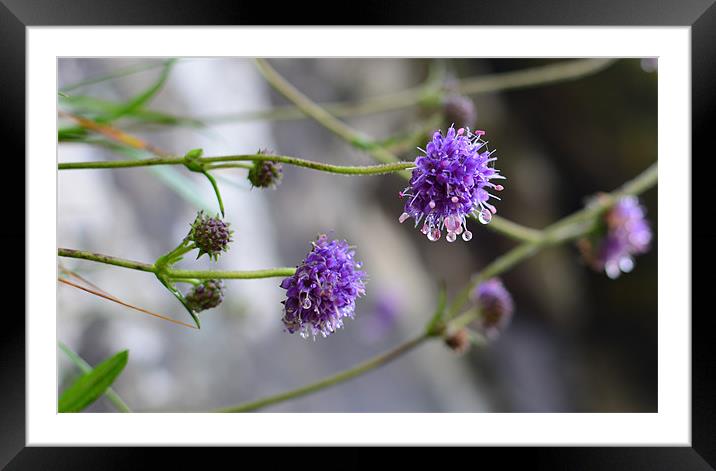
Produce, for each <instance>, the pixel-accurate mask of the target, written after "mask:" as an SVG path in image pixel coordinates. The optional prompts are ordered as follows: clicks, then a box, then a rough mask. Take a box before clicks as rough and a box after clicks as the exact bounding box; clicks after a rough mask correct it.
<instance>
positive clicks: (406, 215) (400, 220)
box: [398, 213, 410, 224]
mask: <svg viewBox="0 0 716 471" xmlns="http://www.w3.org/2000/svg"><path fill="white" fill-rule="evenodd" d="M409 217H410V214H408V213H403V214H401V215H400V217H399V218H398V222H399V223H401V224H403V223H404V222H405V221H406V220H407V219H408V218H409Z"/></svg>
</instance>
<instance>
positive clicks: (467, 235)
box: [462, 231, 472, 242]
mask: <svg viewBox="0 0 716 471" xmlns="http://www.w3.org/2000/svg"><path fill="white" fill-rule="evenodd" d="M470 239H472V232H470V231H465V232H463V233H462V240H464V241H465V242H468V241H469V240H470Z"/></svg>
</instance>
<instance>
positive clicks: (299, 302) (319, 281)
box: [281, 234, 366, 338]
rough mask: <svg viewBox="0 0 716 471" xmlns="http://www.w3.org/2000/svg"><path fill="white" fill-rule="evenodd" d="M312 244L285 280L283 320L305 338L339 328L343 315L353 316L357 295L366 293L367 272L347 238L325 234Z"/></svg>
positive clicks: (288, 327)
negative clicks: (337, 237) (341, 238)
mask: <svg viewBox="0 0 716 471" xmlns="http://www.w3.org/2000/svg"><path fill="white" fill-rule="evenodd" d="M312 244H313V248H312V249H311V251H310V252H309V253H308V255H306V258H305V259H304V260H303V262H302V263H301V265H299V266H298V267H297V268H296V273H295V274H294V275H293V276H290V277H288V278H286V279H284V280H283V281H282V282H281V288H283V289H285V290H287V291H286V300H285V301H283V302H282V303H283V305H284V315H283V323H284V325H285V327H286V330H287V331H288V332H289V333H292V334H293V333H294V332H299V333H300V335H301V337H303V338H307V337H308V336H312V337H314V338H315V336H316V334H318V333H320V334H321V335H323V336H324V337H326V336H328V335H330V334H331V333H333V332H335V331H336V329H338V328H340V327H342V326H343V318H345V317H350V318H353V316H354V311H355V302H356V299H357V298H358V297H359V296H362V295H364V294H365V282H364V280H365V276H366V274H365V272H363V271H360V268H361V264H360V263H359V262H356V261H355V260H354V255H355V252H354V251H353V250H352V249H351V248H350V246H349V245H348V243H347V242H346V241H344V240H330V241H329V240H328V236H326V235H325V234H322V235H320V236H318V239H317V240H316V242H313V243H312Z"/></svg>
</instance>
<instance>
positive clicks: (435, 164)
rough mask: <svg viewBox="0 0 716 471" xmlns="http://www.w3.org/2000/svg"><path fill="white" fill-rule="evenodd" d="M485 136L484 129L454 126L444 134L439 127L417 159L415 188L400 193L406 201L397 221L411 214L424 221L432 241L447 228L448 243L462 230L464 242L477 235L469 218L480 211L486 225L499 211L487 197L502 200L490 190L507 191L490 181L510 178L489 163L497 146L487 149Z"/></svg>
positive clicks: (418, 222) (413, 184) (479, 215)
mask: <svg viewBox="0 0 716 471" xmlns="http://www.w3.org/2000/svg"><path fill="white" fill-rule="evenodd" d="M483 135H484V131H475V133H472V132H470V130H469V129H465V128H460V129H458V130H455V128H454V127H452V126H451V127H450V129H448V131H447V134H446V135H445V136H443V135H442V133H441V132H440V131H436V132H435V134H433V138H432V140H431V141H430V142H428V145H427V147H426V149H425V150H424V151H423V152H424V153H425V155H424V156H419V157H417V158H416V159H415V168H414V169H413V174H412V177H411V178H410V186H409V187H407V188H406V189H405V190H404V191H401V192H400V193H399V195H400V197H401V198H405V199H406V201H405V208H404V212H403V214H401V215H400V217H399V218H398V221H400V222H401V223H403V222H405V221H406V220H407V219H408V218H409V217H412V218H414V219H415V227H417V226H418V224H420V222H421V221H423V226H422V230H421V232H422V233H423V234H425V235H426V236H427V237H428V239H429V240H431V241H436V240H438V239H439V238H440V235H441V230H443V229H445V230H446V231H447V236H446V237H445V238H446V239H447V241H448V242H454V241H455V240H456V239H457V236H458V235H460V234H462V239H463V240H465V241H468V240H470V239H472V232H470V231H468V230H467V224H466V220H465V218H466V216H469V215H470V214H473V213H476V215H477V218H478V220H479V221H480V222H481V223H483V224H488V223H489V222H490V220H491V219H492V215H493V214H494V213H496V212H497V210H496V209H495V207H494V206H493V205H491V204H490V203H488V202H487V201H488V200H489V199H490V198H495V199H499V198H497V197H496V196H494V195H492V194H490V193H489V192H488V190H495V191H501V190H502V189H503V187H502V185H496V184H494V183H492V182H490V180H492V179H502V178H505V177H503V176H502V175H500V173H499V170H497V169H495V168H493V167H491V166H490V162H492V161H494V160H497V159H496V158H495V157H491V155H492V153H493V152H494V150H493V151H490V150H489V149H488V147H487V142H486V141H483V140H482V136H483ZM421 150H422V149H421ZM423 218H424V220H423Z"/></svg>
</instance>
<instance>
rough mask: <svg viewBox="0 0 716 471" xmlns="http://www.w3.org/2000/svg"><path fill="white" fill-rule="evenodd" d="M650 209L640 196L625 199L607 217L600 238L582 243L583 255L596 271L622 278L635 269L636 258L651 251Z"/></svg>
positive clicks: (607, 213)
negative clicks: (645, 207)
mask: <svg viewBox="0 0 716 471" xmlns="http://www.w3.org/2000/svg"><path fill="white" fill-rule="evenodd" d="M645 216H646V210H645V209H644V207H643V206H641V205H640V204H639V200H638V198H637V197H636V196H625V197H623V198H621V199H619V201H617V203H616V204H615V205H614V206H612V208H611V209H610V210H609V211H607V212H606V214H605V215H604V220H603V222H604V227H603V228H602V232H601V233H600V235H599V236H597V237H593V238H592V239H591V240H589V239H583V240H581V241H580V242H579V247H580V249H581V250H582V255H583V257H584V258H585V260H586V261H587V263H589V264H590V265H591V266H592V268H594V269H595V270H597V271H602V270H603V271H604V272H605V273H606V274H607V276H608V277H609V278H612V279H614V278H618V277H619V275H620V274H621V273H622V272H624V273H628V272H630V271H632V269H633V268H634V258H633V257H634V255H638V254H642V253H645V252H647V251H648V250H649V244H650V242H651V228H650V227H649V222H648V221H647V220H646V218H645Z"/></svg>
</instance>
